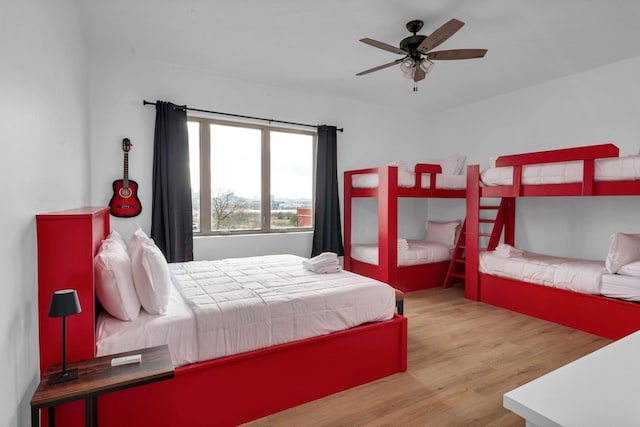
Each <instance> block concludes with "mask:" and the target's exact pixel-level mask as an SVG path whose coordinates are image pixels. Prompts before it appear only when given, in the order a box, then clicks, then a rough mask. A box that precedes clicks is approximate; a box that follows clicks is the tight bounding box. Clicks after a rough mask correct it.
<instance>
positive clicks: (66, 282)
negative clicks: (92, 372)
mask: <svg viewBox="0 0 640 427" xmlns="http://www.w3.org/2000/svg"><path fill="white" fill-rule="evenodd" d="M36 227H37V238H38V319H39V323H38V325H39V328H40V375H41V376H42V375H43V374H44V371H45V370H46V368H47V366H50V365H57V364H60V363H62V321H61V320H60V319H56V318H49V317H48V316H47V313H48V311H49V303H50V301H51V295H52V294H53V292H54V291H56V290H58V289H69V288H71V289H76V290H77V291H78V298H79V299H80V306H81V307H82V312H81V313H80V314H77V315H75V316H71V317H68V318H67V361H73V360H79V359H86V358H89V357H94V356H95V319H96V302H95V301H96V300H95V285H94V274H93V257H94V256H95V254H96V253H97V251H98V248H99V247H100V243H101V242H102V240H104V239H105V238H106V237H107V236H108V235H109V208H106V207H84V208H78V209H72V210H66V211H60V212H51V213H45V214H39V215H36Z"/></svg>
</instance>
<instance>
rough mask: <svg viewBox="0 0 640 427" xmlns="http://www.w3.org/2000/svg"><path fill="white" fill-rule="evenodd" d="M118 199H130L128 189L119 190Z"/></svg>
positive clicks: (129, 190)
mask: <svg viewBox="0 0 640 427" xmlns="http://www.w3.org/2000/svg"><path fill="white" fill-rule="evenodd" d="M120 197H122V198H124V199H127V198H129V197H131V189H129V188H121V189H120Z"/></svg>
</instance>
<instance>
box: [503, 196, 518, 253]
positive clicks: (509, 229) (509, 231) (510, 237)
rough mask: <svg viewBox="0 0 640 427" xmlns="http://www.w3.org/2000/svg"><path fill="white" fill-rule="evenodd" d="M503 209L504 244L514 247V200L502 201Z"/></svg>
mask: <svg viewBox="0 0 640 427" xmlns="http://www.w3.org/2000/svg"><path fill="white" fill-rule="evenodd" d="M502 203H503V207H504V242H505V243H506V244H507V245H511V246H515V244H516V243H515V241H516V198H515V197H505V198H503V199H502Z"/></svg>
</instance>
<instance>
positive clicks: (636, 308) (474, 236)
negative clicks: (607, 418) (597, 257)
mask: <svg viewBox="0 0 640 427" xmlns="http://www.w3.org/2000/svg"><path fill="white" fill-rule="evenodd" d="M639 172H640V156H626V157H620V156H619V149H618V147H616V146H615V145H613V144H602V145H594V146H585V147H574V148H567V149H560V150H549V151H539V152H533V153H526V154H516V155H508V156H501V157H498V158H497V159H496V161H495V168H494V167H490V168H489V169H486V170H484V171H483V172H480V168H479V165H477V164H476V165H469V166H468V167H467V200H466V201H467V219H466V221H467V228H466V269H465V275H466V277H465V297H466V298H468V299H471V300H476V301H481V302H485V303H488V304H491V305H495V306H498V307H502V308H506V309H510V310H513V311H516V312H520V313H523V314H527V315H530V316H533V317H537V318H541V319H545V320H548V321H552V322H555V323H559V324H562V325H566V326H569V327H572V328H575V329H580V330H583V331H586V332H590V333H594V334H596V335H600V336H603V337H606V338H610V339H618V338H621V337H623V336H625V335H628V334H629V333H632V332H634V331H636V330H638V329H640V305H639V304H638V303H636V302H630V301H625V300H621V299H617V298H611V297H606V296H603V295H601V294H595V292H596V291H592V293H583V292H577V291H575V290H572V289H562V288H558V287H553V286H555V285H552V286H544V285H540V284H535V283H531V282H530V281H525V280H524V279H516V278H514V277H508V275H507V274H505V275H500V276H499V275H497V274H496V273H495V272H494V273H492V274H489V273H484V272H482V270H483V268H484V267H483V266H481V265H480V264H481V263H480V260H481V259H484V258H482V257H483V255H486V254H487V252H489V251H493V252H496V251H497V250H498V251H499V250H501V251H505V250H506V251H507V252H509V251H512V252H515V258H523V257H524V258H527V257H529V256H533V257H537V256H538V255H536V254H533V255H532V254H529V253H526V251H525V252H523V251H522V250H521V249H515V248H514V247H515V213H516V200H517V198H519V197H571V196H580V197H592V196H637V195H640V173H639ZM501 242H502V243H501ZM503 256H506V257H508V256H509V254H508V253H507V254H503ZM540 257H542V258H543V259H544V260H548V259H549V258H551V257H545V256H543V255H541V256H540ZM551 261H552V263H553V262H555V260H551ZM562 262H564V260H562ZM592 267H593V265H592ZM593 268H595V270H592V271H591V272H590V273H586V274H587V275H592V276H593V275H596V276H597V275H598V274H600V273H605V274H606V273H607V271H606V270H605V263H604V262H601V263H600V264H599V266H595V267H593ZM598 268H599V270H598ZM614 278H615V277H614Z"/></svg>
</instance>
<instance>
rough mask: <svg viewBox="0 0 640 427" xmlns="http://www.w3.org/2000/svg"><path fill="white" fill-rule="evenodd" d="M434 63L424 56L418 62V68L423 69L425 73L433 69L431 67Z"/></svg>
mask: <svg viewBox="0 0 640 427" xmlns="http://www.w3.org/2000/svg"><path fill="white" fill-rule="evenodd" d="M435 65H436V64H434V63H433V62H431V61H429V60H428V59H427V58H424V59H423V60H422V62H420V68H422V69H423V70H424V72H425V74H429V72H430V71H431V70H433V67H435Z"/></svg>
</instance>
